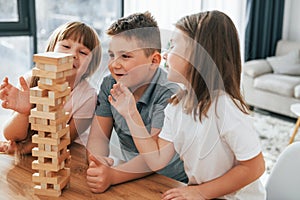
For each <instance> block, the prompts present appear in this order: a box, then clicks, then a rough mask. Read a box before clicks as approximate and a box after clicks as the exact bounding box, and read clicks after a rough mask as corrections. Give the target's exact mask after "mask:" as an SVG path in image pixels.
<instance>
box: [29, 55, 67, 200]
mask: <svg viewBox="0 0 300 200" xmlns="http://www.w3.org/2000/svg"><path fill="white" fill-rule="evenodd" d="M33 61H34V62H35V63H36V65H35V67H34V68H33V70H32V75H33V76H37V77H39V81H38V86H36V87H34V88H31V89H30V103H32V104H36V107H35V108H33V109H31V112H30V117H29V122H30V123H31V129H32V130H35V131H37V132H38V134H35V135H33V136H32V142H33V143H37V145H38V146H37V147H35V148H33V149H32V156H36V157H37V158H38V159H37V160H34V161H33V162H32V169H34V170H37V173H34V174H33V175H32V181H33V182H34V183H35V184H36V185H35V186H34V193H35V194H38V195H46V196H55V197H58V196H60V195H61V193H62V189H64V188H65V187H67V186H69V182H70V168H67V167H66V166H65V165H66V164H67V163H68V162H69V161H70V152H69V150H68V149H67V146H68V144H70V131H69V126H68V125H67V120H68V118H69V113H67V112H65V111H64V109H63V103H64V102H65V101H66V100H67V97H68V95H69V94H70V92H71V89H70V87H69V84H68V82H67V81H66V76H68V75H70V73H72V68H73V57H72V55H70V54H64V53H54V52H46V53H40V54H35V55H34V56H33Z"/></svg>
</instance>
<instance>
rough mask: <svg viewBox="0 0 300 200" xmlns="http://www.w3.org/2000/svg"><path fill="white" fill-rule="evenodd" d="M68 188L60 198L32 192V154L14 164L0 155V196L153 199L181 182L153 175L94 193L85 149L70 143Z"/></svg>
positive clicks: (116, 199) (117, 199) (15, 197)
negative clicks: (90, 188) (89, 181)
mask: <svg viewBox="0 0 300 200" xmlns="http://www.w3.org/2000/svg"><path fill="white" fill-rule="evenodd" d="M70 151H71V156H72V157H71V180H70V187H69V188H67V189H64V190H63V191H62V195H61V196H60V197H47V196H42V195H35V194H34V193H33V187H34V183H33V182H32V180H31V179H32V174H33V173H34V172H35V171H34V170H32V169H31V163H32V161H33V160H35V159H36V157H32V156H30V155H26V156H22V157H21V158H20V161H19V163H18V164H15V157H14V156H13V155H7V154H0V199H18V200H19V199H51V200H52V199H72V200H76V199H81V200H85V199H101V200H111V199H113V200H144V199H149V200H156V199H161V194H162V193H163V192H165V191H166V190H168V189H170V188H174V187H181V186H184V185H185V184H184V183H181V182H178V181H176V180H173V179H170V178H168V177H165V176H162V175H158V174H153V175H150V176H148V177H145V178H142V179H138V180H134V181H130V182H127V183H124V184H120V185H116V186H112V187H110V188H109V190H107V191H106V192H105V193H102V194H94V193H92V192H91V191H90V190H89V188H88V186H87V184H86V170H87V167H88V166H87V164H86V153H85V152H86V151H85V148H84V147H83V146H81V145H79V144H76V143H74V144H72V146H71V147H70Z"/></svg>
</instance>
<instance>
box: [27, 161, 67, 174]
mask: <svg viewBox="0 0 300 200" xmlns="http://www.w3.org/2000/svg"><path fill="white" fill-rule="evenodd" d="M31 166H32V169H36V170H39V169H44V170H49V171H56V172H57V171H58V170H60V169H63V167H64V166H61V165H60V164H53V163H50V162H49V163H40V162H39V161H38V160H34V161H33V162H32V165H31Z"/></svg>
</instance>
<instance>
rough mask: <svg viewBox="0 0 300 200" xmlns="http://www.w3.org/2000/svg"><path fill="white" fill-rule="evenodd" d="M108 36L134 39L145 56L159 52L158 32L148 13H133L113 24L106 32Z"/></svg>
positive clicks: (159, 40)
mask: <svg viewBox="0 0 300 200" xmlns="http://www.w3.org/2000/svg"><path fill="white" fill-rule="evenodd" d="M106 33H107V34H108V35H109V36H116V35H118V36H124V37H125V38H127V39H132V38H134V39H136V40H137V43H138V45H139V46H140V47H141V48H143V49H144V52H145V54H146V56H150V55H151V54H153V53H154V52H155V51H158V52H159V53H160V52H161V39H160V31H159V28H158V25H157V22H156V20H155V19H154V17H153V16H152V15H151V13H150V12H148V11H146V12H144V13H135V14H132V15H129V16H127V17H123V18H120V19H118V20H117V21H116V22H114V23H113V24H112V25H111V26H110V27H109V28H108V29H107V31H106Z"/></svg>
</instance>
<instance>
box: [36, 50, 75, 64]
mask: <svg viewBox="0 0 300 200" xmlns="http://www.w3.org/2000/svg"><path fill="white" fill-rule="evenodd" d="M33 62H35V63H43V64H49V65H61V64H64V63H69V62H73V56H72V54H66V53H58V52H45V53H39V54H34V55H33Z"/></svg>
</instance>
